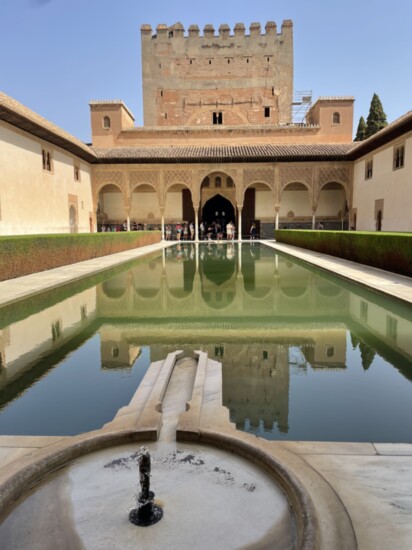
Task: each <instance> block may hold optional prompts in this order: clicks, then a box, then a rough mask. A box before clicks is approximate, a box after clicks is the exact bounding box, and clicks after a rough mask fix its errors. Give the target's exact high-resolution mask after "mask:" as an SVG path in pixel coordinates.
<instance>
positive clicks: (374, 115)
mask: <svg viewBox="0 0 412 550" xmlns="http://www.w3.org/2000/svg"><path fill="white" fill-rule="evenodd" d="M387 125H388V121H387V120H386V115H385V112H384V110H383V107H382V103H381V100H380V99H379V96H378V95H377V94H373V97H372V101H371V106H370V109H369V115H368V118H367V119H366V136H365V137H370V136H373V134H376V132H379V130H382V128H385V126H387Z"/></svg>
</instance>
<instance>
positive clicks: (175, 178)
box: [164, 170, 193, 189]
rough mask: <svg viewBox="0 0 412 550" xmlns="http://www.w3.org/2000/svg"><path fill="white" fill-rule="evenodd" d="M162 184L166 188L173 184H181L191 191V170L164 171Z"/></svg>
mask: <svg viewBox="0 0 412 550" xmlns="http://www.w3.org/2000/svg"><path fill="white" fill-rule="evenodd" d="M164 183H165V186H166V188H168V187H170V186H171V185H173V184H174V183H183V184H185V185H187V186H188V187H189V189H192V185H193V170H165V171H164Z"/></svg>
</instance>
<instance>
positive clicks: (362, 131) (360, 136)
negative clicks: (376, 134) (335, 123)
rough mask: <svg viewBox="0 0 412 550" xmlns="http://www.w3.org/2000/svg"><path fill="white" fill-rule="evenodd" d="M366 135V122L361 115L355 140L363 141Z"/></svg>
mask: <svg viewBox="0 0 412 550" xmlns="http://www.w3.org/2000/svg"><path fill="white" fill-rule="evenodd" d="M365 136H366V122H365V119H364V118H363V116H361V117H360V119H359V124H358V129H357V131H356V137H355V141H363V140H364V139H365Z"/></svg>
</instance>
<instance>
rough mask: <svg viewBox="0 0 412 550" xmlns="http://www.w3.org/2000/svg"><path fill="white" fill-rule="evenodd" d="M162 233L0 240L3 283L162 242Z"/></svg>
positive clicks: (0, 264) (89, 234)
mask: <svg viewBox="0 0 412 550" xmlns="http://www.w3.org/2000/svg"><path fill="white" fill-rule="evenodd" d="M160 239H161V234H160V231H136V232H134V231H131V232H119V233H116V232H115V233H68V234H59V235H16V236H11V237H7V236H3V237H0V281H5V280H6V279H13V278H15V277H21V276H22V275H29V274H30V273H37V272H38V271H45V270H47V269H52V268H54V267H60V266H62V265H69V264H73V263H76V262H81V261H83V260H90V259H91V258H99V257H101V256H107V255H109V254H114V253H116V252H123V251H124V250H130V249H132V248H139V247H141V246H146V245H148V244H153V243H157V242H160Z"/></svg>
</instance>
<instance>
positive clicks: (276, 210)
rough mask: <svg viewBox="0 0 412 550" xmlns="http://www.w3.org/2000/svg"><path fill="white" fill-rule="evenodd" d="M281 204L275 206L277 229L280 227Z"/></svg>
mask: <svg viewBox="0 0 412 550" xmlns="http://www.w3.org/2000/svg"><path fill="white" fill-rule="evenodd" d="M279 208H280V207H279V205H276V206H275V229H279Z"/></svg>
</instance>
